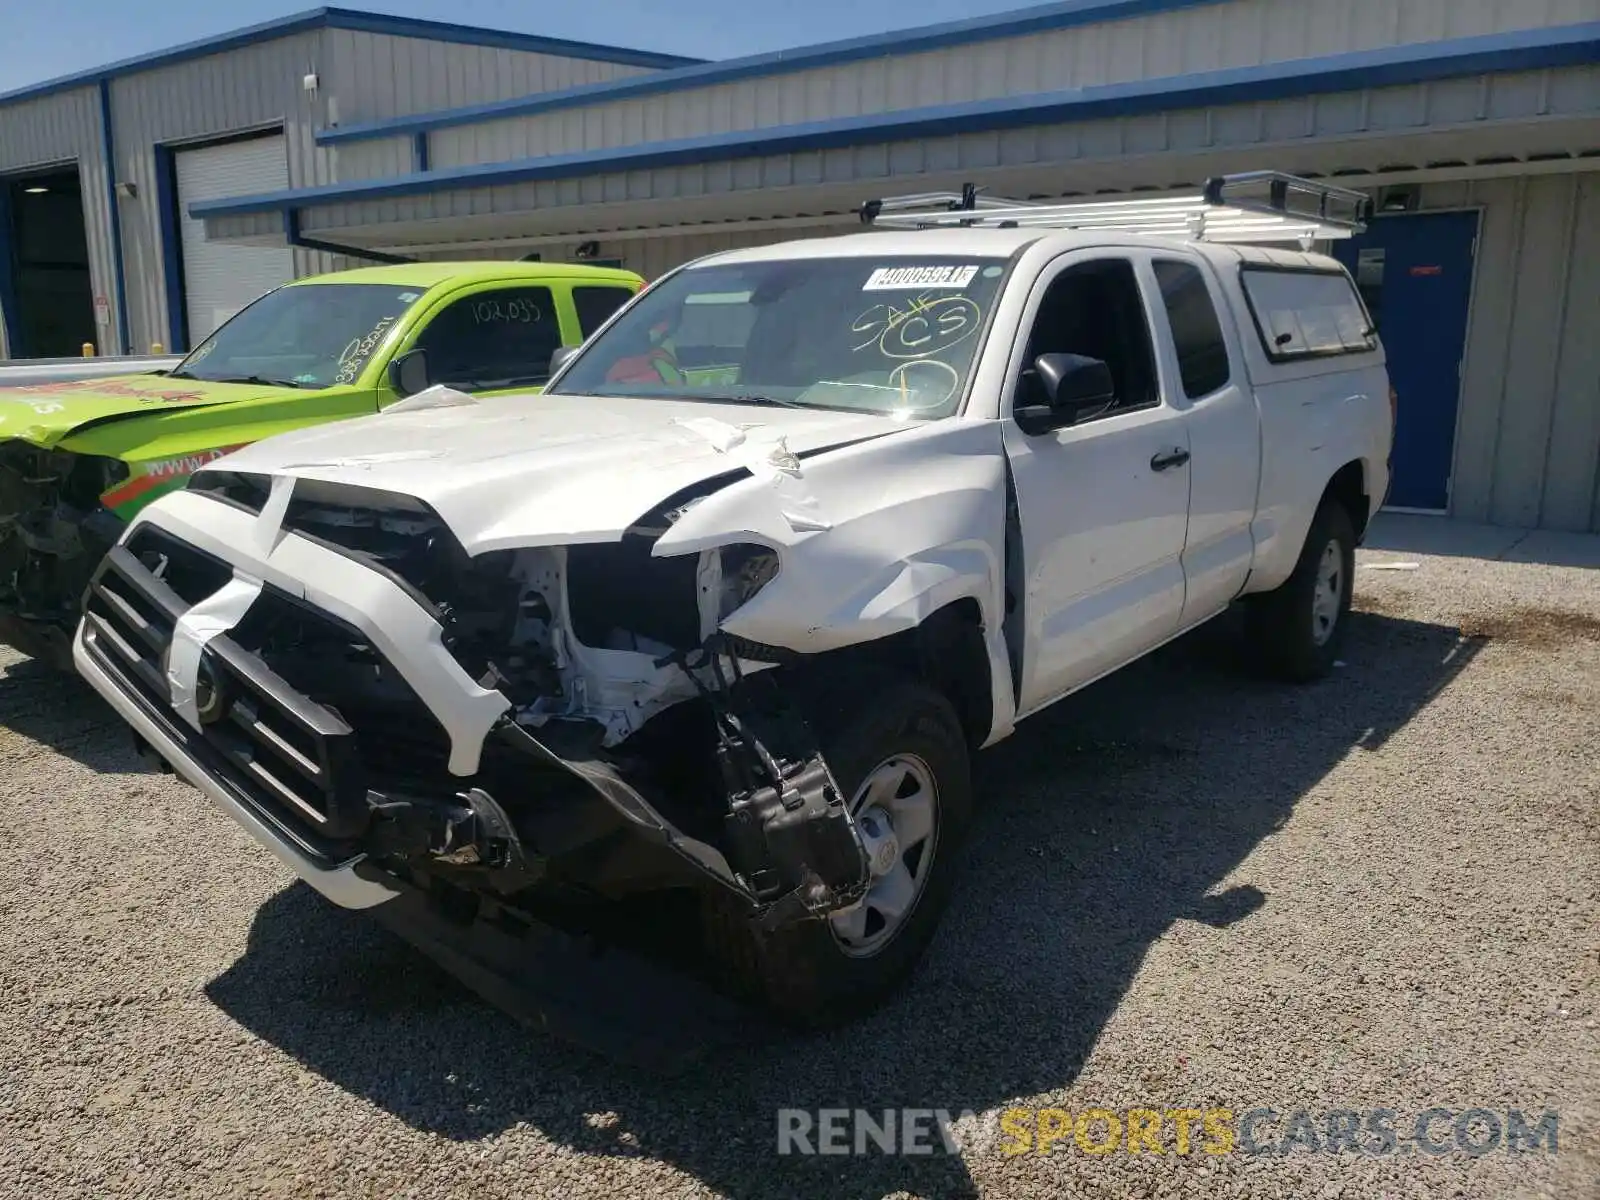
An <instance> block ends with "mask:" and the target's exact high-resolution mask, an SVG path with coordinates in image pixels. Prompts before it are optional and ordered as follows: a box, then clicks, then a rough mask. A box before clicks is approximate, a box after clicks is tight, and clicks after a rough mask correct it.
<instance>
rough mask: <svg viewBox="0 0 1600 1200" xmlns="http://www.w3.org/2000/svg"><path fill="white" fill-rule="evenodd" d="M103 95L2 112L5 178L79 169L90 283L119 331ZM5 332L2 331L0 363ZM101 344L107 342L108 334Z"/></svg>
mask: <svg viewBox="0 0 1600 1200" xmlns="http://www.w3.org/2000/svg"><path fill="white" fill-rule="evenodd" d="M100 140H101V139H100V92H99V90H98V89H97V88H96V87H93V86H90V87H84V88H76V89H74V90H72V91H69V92H57V93H55V94H54V95H50V96H42V97H40V98H38V99H36V100H23V101H19V102H17V103H14V104H10V105H6V106H5V107H3V108H0V175H9V174H15V173H17V172H19V171H24V170H27V169H29V168H32V167H43V166H54V165H60V164H65V163H75V164H76V165H77V167H78V181H79V186H80V187H81V188H82V194H83V221H84V228H85V232H86V233H87V234H88V241H89V282H90V285H91V286H92V287H93V289H94V293H95V295H97V296H104V297H105V298H106V302H107V303H108V304H109V305H110V306H111V308H110V313H111V325H110V327H109V328H110V330H112V331H115V329H116V320H117V316H116V286H115V283H114V276H113V273H112V269H111V221H110V218H109V217H108V216H107V212H106V205H107V196H106V173H105V164H104V158H103V155H102V154H101V150H100ZM4 339H5V330H4V329H3V328H0V358H3V357H5V354H6V353H7V350H6V348H5V346H4V345H3V343H4ZM101 340H102V341H104V340H105V331H104V330H102V333H101Z"/></svg>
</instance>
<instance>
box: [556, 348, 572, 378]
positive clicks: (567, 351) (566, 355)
mask: <svg viewBox="0 0 1600 1200" xmlns="http://www.w3.org/2000/svg"><path fill="white" fill-rule="evenodd" d="M577 353H578V347H577V346H557V347H556V348H555V349H554V350H552V351H551V352H550V374H552V375H554V374H555V373H556V372H557V371H559V370H561V368H562V367H564V366H566V365H567V364H568V363H569V362H571V361H572V359H573V356H574V355H576V354H577Z"/></svg>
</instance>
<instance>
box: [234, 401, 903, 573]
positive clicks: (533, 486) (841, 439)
mask: <svg viewBox="0 0 1600 1200" xmlns="http://www.w3.org/2000/svg"><path fill="white" fill-rule="evenodd" d="M905 428H907V426H906V424H905V423H904V422H900V421H896V420H894V419H893V418H891V417H888V416H876V415H870V414H862V413H846V412H828V411H824V410H821V409H785V408H776V407H765V406H755V405H744V404H722V403H707V402H703V401H685V400H660V399H635V398H617V397H598V396H564V395H558V396H552V395H542V396H532V395H529V396H505V397H495V398H490V399H484V400H480V401H476V402H466V403H459V404H451V405H446V406H437V407H424V408H420V409H412V410H409V411H398V412H396V411H390V412H385V413H380V414H378V415H376V416H372V417H363V418H359V419H356V420H351V421H341V422H338V423H337V424H332V425H322V426H317V427H314V428H310V429H304V430H299V431H296V432H294V433H288V434H283V435H281V436H278V437H274V438H271V439H269V440H267V441H265V442H258V443H257V444H255V445H254V446H250V447H247V448H246V449H244V450H241V451H239V452H238V453H236V454H232V455H229V456H228V457H227V458H224V459H221V460H219V461H218V462H216V463H214V464H212V466H213V467H214V468H215V469H218V470H228V471H238V472H247V473H252V474H261V475H287V476H293V477H296V478H300V479H309V480H320V481H323V482H327V483H333V484H342V485H347V486H352V487H359V488H366V489H372V490H375V491H383V492H391V493H399V494H401V495H406V496H412V497H415V498H416V499H418V500H421V501H423V502H424V503H425V504H427V505H428V506H429V507H431V508H432V509H433V510H434V511H435V512H437V513H438V514H439V516H440V517H442V518H443V519H444V521H445V522H446V523H447V524H448V525H449V526H450V528H451V529H452V531H453V532H454V533H455V534H456V536H457V537H458V538H460V539H461V542H462V544H463V546H464V547H465V548H466V550H467V551H468V553H471V554H479V553H483V552H486V551H490V550H498V549H509V548H513V547H519V546H536V545H560V544H568V543H577V542H598V541H614V540H616V539H617V538H619V537H621V536H622V534H623V533H624V532H625V531H626V530H627V529H628V527H629V526H630V525H632V524H633V523H634V522H636V521H637V520H639V519H640V518H641V517H642V516H644V515H645V514H646V513H648V512H649V511H650V510H651V509H652V508H654V507H655V506H656V505H658V504H660V503H661V502H662V501H664V500H666V499H667V498H669V497H671V496H673V495H675V494H676V493H678V492H680V491H682V490H683V489H685V488H689V487H692V486H693V485H695V484H697V483H700V482H702V481H704V480H707V479H711V478H714V477H716V476H718V475H723V474H728V473H739V474H743V473H744V472H745V471H747V470H748V471H750V472H752V473H756V474H769V475H770V476H771V477H772V478H773V479H774V482H775V486H779V487H781V488H782V489H784V490H785V492H786V493H787V494H788V495H790V496H791V497H795V496H798V497H799V500H798V502H797V503H792V504H790V506H789V507H790V509H791V510H793V511H796V513H797V516H796V517H795V518H794V519H795V520H797V521H804V520H807V519H809V518H808V517H807V516H806V515H805V512H804V510H805V509H806V508H807V504H806V498H805V496H804V464H803V463H802V462H801V461H800V459H799V457H798V456H799V455H803V454H807V453H810V452H814V451H817V450H825V449H828V448H831V447H834V446H839V445H843V444H845V443H847V442H854V441H860V440H863V439H866V438H872V437H882V436H885V435H889V434H893V433H896V432H898V431H901V430H904V429H905ZM818 519H821V518H818Z"/></svg>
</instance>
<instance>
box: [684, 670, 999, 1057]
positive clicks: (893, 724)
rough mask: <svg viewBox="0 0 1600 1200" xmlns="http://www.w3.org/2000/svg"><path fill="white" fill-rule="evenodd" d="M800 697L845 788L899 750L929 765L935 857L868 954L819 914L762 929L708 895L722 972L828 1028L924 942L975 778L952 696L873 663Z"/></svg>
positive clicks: (937, 912) (759, 996)
mask: <svg viewBox="0 0 1600 1200" xmlns="http://www.w3.org/2000/svg"><path fill="white" fill-rule="evenodd" d="M807 708H808V709H811V710H812V712H811V713H809V714H808V715H810V716H811V719H812V724H813V726H814V728H815V730H816V733H817V736H818V739H819V741H820V742H821V744H822V752H823V756H824V757H825V758H826V759H827V762H828V765H829V767H830V768H831V770H832V771H833V775H834V778H835V780H836V781H837V782H838V784H839V788H840V790H841V791H842V792H843V793H844V795H845V796H846V797H854V796H855V795H856V793H857V791H858V790H859V789H860V787H861V785H862V783H863V782H864V781H865V780H866V779H867V777H868V776H869V775H870V774H871V773H872V772H873V771H875V770H876V769H877V768H878V767H879V766H880V765H881V764H884V763H887V762H888V761H889V760H890V759H893V758H896V757H899V756H914V757H915V758H916V759H917V760H920V763H921V764H922V765H924V766H926V768H927V769H928V772H929V774H930V775H931V777H932V782H933V790H934V793H935V797H936V799H935V804H934V807H935V811H936V817H935V821H934V831H935V832H934V836H933V839H932V854H933V857H932V859H931V860H930V861H929V863H928V865H927V870H928V875H927V877H926V880H925V882H924V883H923V885H922V890H921V892H920V893H919V895H918V896H917V899H916V901H915V903H914V905H913V906H912V908H911V909H910V912H909V914H908V915H907V916H906V917H905V918H904V920H903V921H902V922H901V923H900V924H899V925H898V927H897V928H896V930H895V932H894V933H893V934H892V935H891V936H890V937H889V938H888V939H887V941H886V942H885V943H884V944H883V945H882V947H881V949H879V950H877V952H875V953H872V954H870V955H869V956H865V957H858V956H852V955H851V954H849V953H846V952H845V950H844V949H843V947H842V946H841V943H840V941H839V940H838V939H837V938H836V937H835V935H834V931H833V927H832V925H831V924H830V923H829V922H828V921H826V920H811V921H806V922H804V923H802V924H800V925H796V926H792V927H790V928H788V929H784V930H779V931H777V932H774V933H768V934H763V933H761V932H759V931H758V930H756V929H755V928H754V927H753V926H752V925H751V923H750V921H749V920H748V918H747V916H746V914H745V912H744V910H742V909H741V908H740V906H739V905H738V904H737V903H736V902H729V901H725V900H722V899H720V898H718V897H708V898H707V901H706V909H705V921H704V929H705V934H706V943H707V950H708V953H709V954H710V956H711V958H712V960H713V961H714V963H716V965H717V966H718V967H719V968H720V970H721V973H722V975H723V978H724V981H725V982H726V983H728V984H729V985H731V986H732V987H733V989H734V990H735V991H737V992H739V993H741V994H742V995H744V996H745V997H746V998H748V999H751V1000H753V1001H756V1002H758V1003H760V1004H761V1005H762V1006H764V1007H765V1008H767V1009H768V1010H769V1011H771V1012H772V1013H773V1014H774V1015H776V1016H777V1017H779V1018H780V1019H781V1020H783V1021H785V1022H787V1023H789V1024H792V1025H797V1026H800V1027H803V1028H827V1027H830V1026H834V1025H838V1024H841V1023H843V1022H846V1021H849V1020H852V1019H853V1018H855V1017H857V1016H860V1015H861V1014H863V1013H865V1012H866V1011H868V1010H870V1009H872V1008H874V1007H875V1006H877V1005H878V1004H879V1003H881V1002H882V1001H883V1000H884V999H885V998H886V997H887V996H888V995H889V994H890V993H891V992H893V991H894V990H895V989H896V988H897V987H899V986H900V984H901V983H903V982H904V981H905V979H906V977H907V976H908V975H909V974H910V973H911V971H912V969H913V968H914V967H915V966H916V964H917V961H918V960H919V959H920V958H921V957H922V954H923V952H924V951H925V950H926V949H927V946H928V943H929V942H930V941H931V940H932V938H933V934H934V930H935V929H936V927H937V926H938V923H939V918H940V916H941V914H942V913H943V911H944V908H945V905H946V904H947V903H948V901H949V898H950V889H951V886H952V885H953V883H954V881H955V877H956V875H957V873H958V862H957V860H958V857H959V855H958V851H959V849H960V847H961V843H962V842H963V840H964V838H965V834H966V830H967V826H968V823H969V821H970V819H971V814H972V782H971V773H970V767H969V763H968V756H967V740H966V737H965V735H964V734H963V732H962V729H961V722H960V721H959V720H958V719H957V717H956V713H955V710H954V708H952V707H951V704H950V702H949V700H947V699H946V698H945V697H944V696H943V695H942V694H941V693H939V692H938V691H935V690H934V689H933V688H931V687H929V686H928V685H926V684H924V683H921V682H919V681H916V680H911V679H906V678H904V677H900V676H895V675H878V674H873V675H870V676H858V677H855V678H853V679H842V680H838V681H836V682H835V683H834V684H833V686H830V687H829V688H827V690H826V694H825V695H823V696H819V697H818V699H817V700H816V701H814V702H813V703H811V704H808V705H807Z"/></svg>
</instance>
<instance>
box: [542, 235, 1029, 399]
mask: <svg viewBox="0 0 1600 1200" xmlns="http://www.w3.org/2000/svg"><path fill="white" fill-rule="evenodd" d="M1004 271H1005V267H1004V263H1003V262H1002V261H1001V260H998V259H993V258H959V257H957V258H949V257H942V256H938V257H929V258H914V259H913V258H900V257H896V258H888V259H878V258H869V257H860V258H800V259H790V260H785V261H767V262H751V263H737V264H722V265H711V266H705V267H692V268H689V269H687V270H684V271H679V272H678V273H677V274H675V275H672V276H669V277H668V278H666V279H664V280H662V281H661V282H660V283H658V284H655V285H653V286H652V287H650V288H649V289H648V290H647V291H646V292H645V293H644V294H643V295H642V296H640V297H639V299H638V300H637V301H635V302H634V304H633V305H632V306H631V307H630V308H628V309H627V310H626V311H624V312H623V313H622V315H621V316H619V317H618V318H617V319H616V320H615V321H614V322H613V323H612V324H611V325H610V326H609V327H608V328H606V329H605V330H604V331H602V332H601V333H599V334H597V335H596V336H595V338H594V339H593V341H592V342H590V344H589V345H588V346H587V347H585V348H584V350H583V352H582V353H581V354H580V355H579V356H578V357H577V358H576V360H575V361H574V362H573V363H572V364H571V366H570V367H569V368H568V369H567V370H566V371H565V372H564V373H563V374H562V375H561V377H560V378H559V379H558V380H557V381H556V382H555V384H554V385H553V386H552V387H551V388H549V389H548V390H549V392H550V393H552V394H557V395H590V396H639V397H647V398H654V397H661V398H668V399H680V400H693V399H706V400H723V401H732V402H740V403H748V404H779V405H786V406H796V407H806V408H837V409H844V410H850V411H859V412H883V413H892V414H893V415H895V416H897V417H901V418H910V419H926V418H936V417H944V416H948V415H950V414H951V413H953V412H954V411H955V410H956V409H957V407H958V406H959V405H960V403H961V398H962V396H963V395H964V394H965V392H966V388H967V382H968V376H969V375H970V373H971V370H972V364H973V361H974V359H975V357H976V354H977V348H978V345H979V342H980V341H981V337H980V334H981V331H982V329H983V327H984V322H985V317H986V315H987V314H988V311H989V308H990V306H991V305H992V303H993V301H994V297H995V294H996V292H997V291H998V289H999V286H1000V281H1001V277H1002V275H1003V274H1004Z"/></svg>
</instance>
